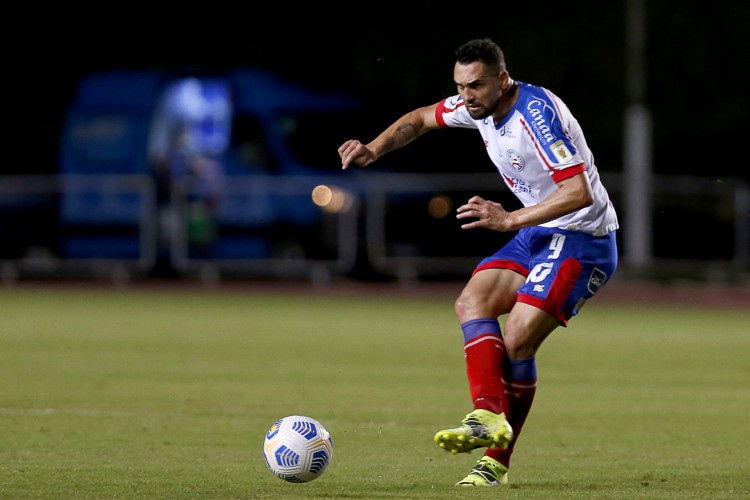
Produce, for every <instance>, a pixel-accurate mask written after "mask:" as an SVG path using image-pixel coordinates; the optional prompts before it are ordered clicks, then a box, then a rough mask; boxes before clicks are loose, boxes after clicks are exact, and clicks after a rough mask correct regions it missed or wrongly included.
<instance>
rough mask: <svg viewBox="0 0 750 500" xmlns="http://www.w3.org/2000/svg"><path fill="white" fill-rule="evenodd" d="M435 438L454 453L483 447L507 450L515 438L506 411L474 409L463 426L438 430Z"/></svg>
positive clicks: (438, 443)
mask: <svg viewBox="0 0 750 500" xmlns="http://www.w3.org/2000/svg"><path fill="white" fill-rule="evenodd" d="M434 439H435V443H437V445H438V446H439V447H441V448H442V449H444V450H446V451H449V452H451V453H453V454H456V453H469V452H470V451H471V450H473V449H475V448H481V447H488V448H501V449H503V450H505V449H507V448H508V444H509V443H510V442H511V441H512V440H513V429H512V428H511V427H510V424H509V423H508V421H507V420H506V419H505V414H504V413H500V414H499V415H498V414H497V413H492V412H491V411H488V410H474V411H473V412H471V413H469V414H468V415H466V418H464V419H463V420H462V421H461V426H459V427H455V428H453V429H445V430H442V431H438V433H437V434H435V438H434Z"/></svg>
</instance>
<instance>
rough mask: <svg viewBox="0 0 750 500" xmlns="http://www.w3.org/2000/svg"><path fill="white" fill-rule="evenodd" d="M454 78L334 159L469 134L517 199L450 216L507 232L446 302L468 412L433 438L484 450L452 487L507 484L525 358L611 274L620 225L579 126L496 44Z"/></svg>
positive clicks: (365, 161) (363, 161)
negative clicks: (517, 73) (451, 131)
mask: <svg viewBox="0 0 750 500" xmlns="http://www.w3.org/2000/svg"><path fill="white" fill-rule="evenodd" d="M453 79H454V81H455V84H456V88H457V91H458V94H457V95H454V96H450V97H447V98H445V99H443V100H441V101H439V102H437V103H435V104H431V105H428V106H424V107H420V108H417V109H415V110H413V111H410V112H408V113H406V114H405V115H403V116H402V117H401V118H399V119H398V120H396V121H395V122H394V123H393V124H391V125H390V126H389V127H388V128H386V129H385V130H384V131H383V132H381V133H380V134H379V135H378V136H377V137H376V138H375V139H374V140H372V141H371V142H369V143H367V144H364V143H362V142H360V141H358V140H355V139H352V140H348V141H346V142H345V143H344V144H342V145H341V147H339V149H338V152H339V155H340V157H341V164H342V168H343V169H347V168H349V167H350V166H352V165H357V166H360V167H365V166H367V165H369V164H371V163H372V162H374V161H375V160H377V159H379V158H380V157H382V156H383V155H384V154H386V153H389V152H391V151H394V150H396V149H398V148H401V147H403V146H406V145H407V144H409V143H410V142H412V141H413V140H414V139H416V138H418V137H420V136H421V135H423V134H425V133H426V132H428V131H430V130H434V129H438V128H441V127H449V128H454V127H462V128H474V129H476V130H477V131H479V133H480V134H481V136H482V138H483V139H484V144H485V147H486V148H487V153H488V154H489V157H490V159H491V160H492V162H493V163H494V165H495V167H496V168H497V170H498V172H499V174H500V178H501V179H502V180H503V182H504V183H505V185H506V186H507V187H508V188H509V189H510V190H511V191H512V192H513V193H514V194H515V195H516V196H517V197H518V199H519V200H520V201H521V202H522V204H523V207H522V208H520V209H518V210H513V211H510V212H509V211H507V210H506V209H505V208H504V207H503V206H502V205H501V204H500V203H496V202H493V201H490V200H486V199H483V198H481V197H479V196H474V197H472V198H470V199H469V200H468V201H467V202H466V204H464V205H462V206H460V207H459V208H458V209H457V215H456V218H457V219H459V220H460V223H461V224H462V225H461V227H462V228H463V229H476V228H486V229H490V230H493V231H503V232H504V231H516V234H515V235H514V237H513V239H512V240H510V241H509V242H508V243H507V244H506V245H505V246H503V247H502V248H500V249H499V250H498V251H497V252H496V253H495V254H494V255H491V256H489V257H487V258H485V259H483V260H481V261H480V262H479V263H478V265H477V266H476V268H475V269H474V271H473V273H472V275H471V278H470V279H469V281H468V283H467V284H466V286H465V287H464V289H463V290H462V291H461V293H460V295H459V297H458V299H457V300H456V302H455V313H456V316H457V318H458V321H459V323H460V326H461V329H462V331H463V337H464V355H465V359H466V375H467V378H468V383H469V392H470V395H471V400H472V402H473V410H472V411H471V412H469V413H468V415H466V417H465V418H464V419H463V420H462V422H461V424H460V425H459V426H458V427H455V428H449V429H445V430H441V431H438V432H437V434H435V438H434V440H435V442H436V443H437V445H438V446H440V447H441V448H443V449H445V450H447V451H449V452H451V453H466V452H469V451H471V450H473V449H475V448H486V449H485V451H484V455H483V456H482V458H481V459H480V460H478V462H477V464H476V465H475V466H474V468H473V469H472V470H471V471H470V472H469V474H468V475H467V476H466V477H465V478H464V479H462V480H460V481H458V483H457V485H461V486H495V485H498V484H506V483H507V482H508V469H509V467H510V459H511V454H512V453H513V449H514V446H515V444H516V442H517V441H518V437H519V435H520V433H521V429H522V428H523V424H524V422H525V421H526V417H527V416H528V414H529V410H530V409H531V405H532V402H533V400H534V394H535V392H536V386H537V366H536V361H535V355H536V353H537V351H538V350H539V347H540V346H541V345H542V342H544V340H545V339H546V338H547V336H548V335H549V334H550V333H552V331H553V330H555V329H556V328H557V327H558V326H563V327H567V326H568V321H569V320H570V319H571V318H572V317H573V316H575V315H576V314H577V313H578V312H579V310H580V309H581V307H582V306H583V304H584V303H585V302H586V300H587V299H589V298H591V297H592V296H593V295H594V294H595V293H596V292H597V291H598V290H599V289H600V288H601V287H602V285H604V284H605V283H606V282H607V281H608V280H609V279H610V278H611V277H612V275H613V273H614V272H615V269H616V268H617V257H618V256H617V245H616V236H615V235H616V231H617V229H618V228H619V225H618V221H617V214H616V212H615V209H614V207H613V205H612V203H611V201H610V199H609V195H608V194H607V191H606V189H605V188H604V186H603V185H602V182H601V180H600V178H599V173H598V171H597V167H596V165H595V164H594V157H593V155H592V152H591V150H589V147H588V145H587V144H586V140H585V138H584V135H583V132H582V130H581V127H580V125H579V123H578V121H577V120H576V119H575V118H574V117H573V115H572V114H571V112H570V110H569V109H568V107H567V106H566V105H565V103H564V102H563V101H562V100H561V99H560V98H559V97H558V96H556V95H555V94H553V93H552V92H550V91H549V90H547V89H545V88H543V87H539V86H535V85H531V84H528V83H524V82H519V81H516V80H514V79H513V78H511V76H510V74H509V73H508V70H507V68H506V63H505V56H504V54H503V51H502V49H501V48H500V47H499V46H498V45H497V44H496V43H495V42H494V41H492V40H490V39H487V38H484V39H475V40H470V41H468V42H467V43H465V44H463V45H462V46H460V47H459V48H458V49H457V50H456V52H455V64H454V67H453ZM445 147H449V146H445ZM503 315H507V317H506V318H505V324H504V326H503V330H504V332H501V328H500V322H499V320H498V318H500V317H501V316H503Z"/></svg>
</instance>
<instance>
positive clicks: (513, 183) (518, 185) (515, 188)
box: [502, 174, 531, 193]
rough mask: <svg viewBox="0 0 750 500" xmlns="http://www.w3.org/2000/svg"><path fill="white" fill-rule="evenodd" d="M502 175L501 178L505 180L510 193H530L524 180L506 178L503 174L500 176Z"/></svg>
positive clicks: (529, 188) (529, 187)
mask: <svg viewBox="0 0 750 500" xmlns="http://www.w3.org/2000/svg"><path fill="white" fill-rule="evenodd" d="M502 175H503V178H504V179H505V182H506V183H507V184H508V187H510V190H511V192H513V193H531V186H529V185H528V184H527V183H526V181H525V180H523V179H521V178H519V177H508V176H507V175H505V174H502Z"/></svg>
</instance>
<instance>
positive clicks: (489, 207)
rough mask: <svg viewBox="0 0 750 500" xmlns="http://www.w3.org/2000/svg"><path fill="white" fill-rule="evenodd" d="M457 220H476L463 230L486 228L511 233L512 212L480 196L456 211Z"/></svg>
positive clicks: (464, 226)
mask: <svg viewBox="0 0 750 500" xmlns="http://www.w3.org/2000/svg"><path fill="white" fill-rule="evenodd" d="M456 211H457V212H458V215H456V219H469V218H476V219H477V220H475V221H474V222H467V223H466V224H462V225H461V229H474V228H477V227H486V228H488V229H492V230H494V231H511V230H512V229H513V227H511V225H510V223H511V221H510V217H509V215H510V212H508V211H507V210H505V208H503V206H502V205H501V204H500V203H496V202H494V201H490V200H485V199H484V198H482V197H480V196H474V197H472V198H471V199H469V201H468V202H466V204H465V205H461V206H460V207H458V209H457V210H456Z"/></svg>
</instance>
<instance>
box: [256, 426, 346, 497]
mask: <svg viewBox="0 0 750 500" xmlns="http://www.w3.org/2000/svg"><path fill="white" fill-rule="evenodd" d="M263 455H264V456H265V458H266V464H267V465H268V468H269V469H271V472H273V473H274V474H275V475H276V476H277V477H280V478H281V479H283V480H284V481H288V482H290V483H306V482H308V481H312V480H313V479H316V478H318V477H320V475H321V474H323V472H324V471H325V470H326V468H327V467H328V464H330V463H331V459H332V458H333V442H332V441H331V436H330V434H329V433H328V431H327V430H326V428H325V427H323V425H322V424H321V423H320V422H318V421H317V420H315V419H314V418H310V417H306V416H304V415H290V416H288V417H284V418H282V419H280V420H279V421H277V422H276V423H275V424H273V425H272V426H271V428H270V429H268V432H266V439H265V442H264V443H263Z"/></svg>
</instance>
